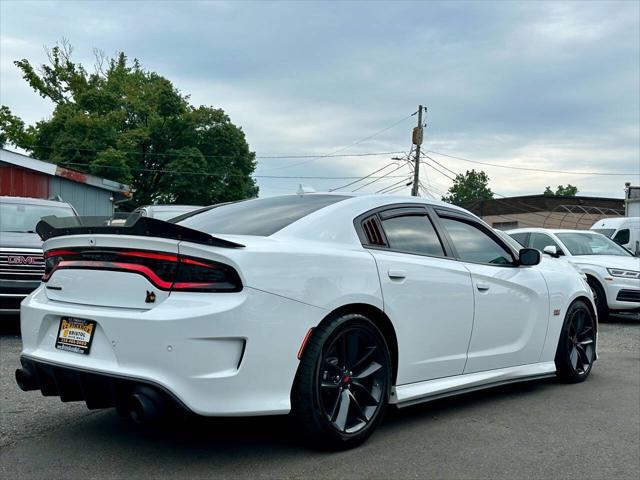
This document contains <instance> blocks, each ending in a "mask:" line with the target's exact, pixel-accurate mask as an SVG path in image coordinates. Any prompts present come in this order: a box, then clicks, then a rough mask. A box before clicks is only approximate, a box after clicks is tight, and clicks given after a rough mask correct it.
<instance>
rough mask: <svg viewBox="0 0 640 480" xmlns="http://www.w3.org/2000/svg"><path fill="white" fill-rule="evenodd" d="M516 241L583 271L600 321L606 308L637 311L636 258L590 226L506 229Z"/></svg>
mask: <svg viewBox="0 0 640 480" xmlns="http://www.w3.org/2000/svg"><path fill="white" fill-rule="evenodd" d="M507 233H508V234H509V235H511V236H512V237H513V238H515V239H516V240H517V241H518V242H519V243H520V244H522V245H525V246H527V247H529V248H536V249H538V250H542V251H544V252H546V253H549V254H550V255H553V256H555V257H562V258H564V259H566V260H567V261H569V262H571V263H573V264H574V265H577V266H579V267H580V269H581V270H582V271H583V272H584V273H585V274H586V275H587V279H588V281H589V285H590V286H591V288H592V290H593V294H594V297H595V302H596V305H597V307H598V318H599V319H600V321H604V320H606V319H607V317H608V316H609V313H610V312H629V311H640V258H638V257H634V256H633V255H632V254H631V253H630V252H629V251H628V250H626V249H624V248H622V247H621V246H620V245H618V244H617V243H615V242H613V241H612V240H611V239H609V238H607V237H605V236H604V235H602V234H600V233H598V232H595V231H593V230H549V229H544V228H521V229H517V230H509V231H508V232H507Z"/></svg>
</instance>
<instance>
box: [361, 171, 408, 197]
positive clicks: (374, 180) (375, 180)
mask: <svg viewBox="0 0 640 480" xmlns="http://www.w3.org/2000/svg"><path fill="white" fill-rule="evenodd" d="M406 166H407V165H406V164H402V165H400V166H398V167H397V168H394V169H393V170H391V171H390V172H389V174H391V173H393V172H395V171H397V170H400V169H401V168H403V167H406ZM389 174H386V175H384V176H382V177H379V178H375V179H373V180H371V181H370V182H367V183H365V184H364V185H360V186H359V187H358V188H356V189H355V190H351V191H352V192H357V191H358V190H361V189H363V188H364V187H366V186H368V185H371V184H372V183H375V182H377V181H379V180H382V179H383V178H389V177H390V175H389Z"/></svg>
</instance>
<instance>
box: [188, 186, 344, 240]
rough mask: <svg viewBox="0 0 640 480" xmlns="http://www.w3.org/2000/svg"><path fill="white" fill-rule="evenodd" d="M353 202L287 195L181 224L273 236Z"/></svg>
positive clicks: (211, 212)
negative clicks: (336, 205) (327, 209)
mask: <svg viewBox="0 0 640 480" xmlns="http://www.w3.org/2000/svg"><path fill="white" fill-rule="evenodd" d="M347 198H350V197H349V196H347V195H287V196H281V197H268V198H256V199H253V200H245V201H243V202H237V203H228V204H225V205H221V206H219V207H213V208H211V209H209V210H205V211H199V212H198V213H194V215H190V216H188V217H186V218H182V219H181V220H178V222H177V223H178V224H179V225H182V226H183V227H188V228H193V229H194V230H200V231H202V232H206V233H223V234H224V233H226V234H230V235H258V236H264V237H266V236H269V235H273V234H274V233H276V232H277V231H278V230H282V229H283V228H284V227H286V226H288V225H290V224H292V223H293V222H296V221H298V220H300V219H301V218H303V217H305V216H307V215H309V214H310V213H313V212H315V211H316V210H320V209H321V208H324V207H327V206H329V205H332V204H334V203H337V202H340V201H342V200H346V199H347Z"/></svg>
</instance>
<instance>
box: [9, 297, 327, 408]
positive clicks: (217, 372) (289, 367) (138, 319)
mask: <svg viewBox="0 0 640 480" xmlns="http://www.w3.org/2000/svg"><path fill="white" fill-rule="evenodd" d="M324 315H325V312H324V310H322V309H319V308H316V307H312V306H310V305H306V304H303V303H300V302H296V301H293V300H289V299H286V298H283V297H280V296H277V295H272V294H268V293H264V292H262V291H259V290H254V289H251V288H245V289H244V290H243V291H242V292H240V293H233V294H201V293H179V294H176V293H172V294H171V295H170V296H169V298H167V299H166V300H165V301H163V302H162V303H161V304H160V305H158V306H156V307H155V308H153V309H151V310H135V309H124V308H106V307H90V306H84V305H75V304H71V303H63V302H57V301H52V300H49V299H48V298H47V297H46V295H45V293H44V291H43V289H38V290H36V291H35V292H34V293H33V294H32V295H31V296H30V297H28V298H27V299H26V300H25V301H24V302H23V303H22V309H21V331H22V339H23V348H24V349H23V352H22V358H23V359H24V361H25V362H33V363H35V364H37V365H45V366H47V365H48V366H49V367H43V368H44V369H45V370H47V369H48V370H47V371H48V372H50V375H48V377H47V378H53V379H54V380H55V379H56V373H55V372H57V371H58V370H55V369H54V370H51V368H56V369H61V370H59V371H60V372H63V374H64V372H66V371H67V370H71V371H73V372H83V375H84V376H80V377H78V378H86V376H87V375H88V374H93V375H96V376H97V377H96V378H98V377H100V378H101V377H103V376H106V377H109V378H118V379H123V381H125V382H138V383H145V382H146V383H149V384H152V385H154V386H156V387H157V388H159V389H160V390H163V391H165V392H166V393H167V394H169V395H170V396H171V397H173V398H174V399H176V400H177V401H178V403H181V404H182V405H184V406H185V408H187V409H188V410H190V411H192V412H194V413H197V414H200V415H207V416H234V415H261V414H279V413H287V412H289V410H290V408H291V405H290V392H291V386H292V384H293V379H294V377H295V372H296V370H297V367H298V360H297V358H296V354H297V351H298V349H299V347H300V344H301V342H302V340H303V338H304V336H305V334H306V333H307V331H308V329H309V328H311V327H312V326H314V325H315V324H317V323H318V322H319V321H320V320H321V319H322V318H323V316H324ZM62 316H72V317H77V318H83V319H89V320H94V321H96V322H97V326H96V330H95V333H94V338H93V341H92V345H91V350H90V353H89V354H88V355H81V354H77V353H72V352H67V351H62V350H58V349H56V348H55V341H56V337H57V333H58V326H59V322H60V317H62ZM51 366H53V367H51ZM74 375H75V374H74ZM63 377H64V375H63ZM76 377H77V375H76ZM65 378H66V377H65ZM54 383H55V382H54ZM73 384H74V383H73V382H71V385H73ZM71 391H74V390H73V388H72V390H71ZM98 391H100V390H98ZM52 394H54V395H55V394H56V393H52ZM76 397H77V394H76ZM72 398H73V397H72ZM77 399H78V400H85V401H86V400H87V399H86V398H77ZM63 400H64V398H63ZM93 402H94V399H93V398H92V400H91V402H88V404H89V406H91V405H96V403H93ZM105 403H109V402H105ZM93 408H95V407H93Z"/></svg>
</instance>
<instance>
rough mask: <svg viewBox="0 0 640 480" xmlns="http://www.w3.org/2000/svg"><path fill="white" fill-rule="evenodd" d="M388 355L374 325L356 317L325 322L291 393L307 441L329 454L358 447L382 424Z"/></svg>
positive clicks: (388, 381) (388, 377)
mask: <svg viewBox="0 0 640 480" xmlns="http://www.w3.org/2000/svg"><path fill="white" fill-rule="evenodd" d="M391 383H392V376H391V355H390V354H389V348H388V346H387V343H386V340H385V338H384V336H383V335H382V333H381V332H380V330H379V329H378V327H377V326H376V325H375V324H374V323H373V322H372V321H371V320H369V319H368V318H367V317H365V316H364V315H360V314H346V315H340V316H337V317H335V318H332V319H329V320H327V321H325V322H323V323H322V324H320V326H318V327H317V328H316V329H315V330H314V331H313V335H312V336H311V338H310V339H309V341H308V343H307V345H306V347H305V350H304V353H303V356H302V359H301V361H300V366H299V367H298V372H297V374H296V379H295V382H294V387H293V390H292V394H291V402H292V411H293V414H294V416H295V418H296V420H297V422H298V425H299V428H300V432H301V434H302V436H304V438H305V440H307V442H309V443H311V444H312V445H314V446H316V447H320V448H324V449H329V450H346V449H349V448H353V447H355V446H357V445H360V444H361V443H362V442H364V441H365V440H366V439H367V438H368V437H369V436H370V435H371V434H372V433H373V431H374V430H375V429H376V427H377V426H378V424H379V423H380V421H381V420H382V417H383V413H384V410H385V407H386V406H387V403H388V401H389V393H390V391H391Z"/></svg>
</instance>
